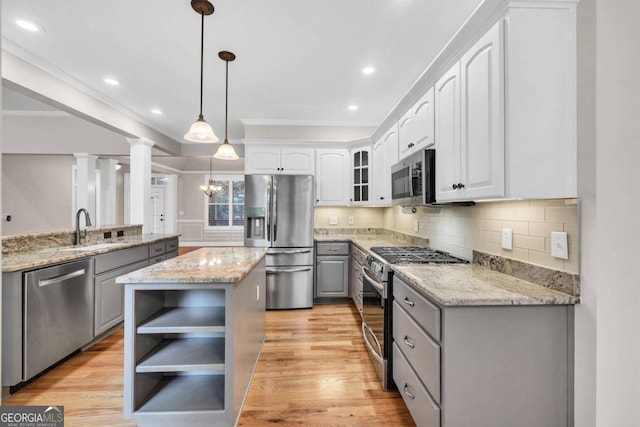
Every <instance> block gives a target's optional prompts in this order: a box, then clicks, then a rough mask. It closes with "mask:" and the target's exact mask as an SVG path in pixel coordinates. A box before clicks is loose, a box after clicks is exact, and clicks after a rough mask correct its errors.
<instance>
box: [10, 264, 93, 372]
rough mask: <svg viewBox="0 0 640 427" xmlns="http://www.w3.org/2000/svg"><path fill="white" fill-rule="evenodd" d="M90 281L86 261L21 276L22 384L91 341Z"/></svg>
mask: <svg viewBox="0 0 640 427" xmlns="http://www.w3.org/2000/svg"><path fill="white" fill-rule="evenodd" d="M91 279H92V274H91V260H90V259H84V260H80V261H74V262H69V263H67V264H61V265H56V266H53V267H47V268H43V269H40V270H35V271H31V272H28V273H24V300H23V301H24V311H23V315H24V318H23V322H24V323H23V326H24V329H23V334H24V335H23V346H24V347H23V350H24V351H23V364H22V369H23V379H24V380H28V379H30V378H31V377H33V376H34V375H36V374H38V373H40V372H42V371H43V370H45V369H47V368H48V367H49V366H51V365H53V364H54V363H56V362H58V361H59V360H61V359H63V358H64V357H66V356H68V355H69V354H71V353H73V352H74V351H76V350H78V349H79V348H80V347H82V346H83V345H85V344H86V343H88V342H89V341H91V339H92V337H93V283H92V280H91Z"/></svg>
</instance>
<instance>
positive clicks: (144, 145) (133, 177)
mask: <svg viewBox="0 0 640 427" xmlns="http://www.w3.org/2000/svg"><path fill="white" fill-rule="evenodd" d="M127 141H128V142H129V145H130V146H131V148H130V150H129V152H130V155H131V164H130V167H131V173H130V178H129V221H130V222H131V224H142V233H144V234H148V233H151V230H152V226H153V214H152V212H151V147H153V145H154V143H153V141H151V140H149V139H146V138H127Z"/></svg>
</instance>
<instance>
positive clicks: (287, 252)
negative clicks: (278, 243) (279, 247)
mask: <svg viewBox="0 0 640 427" xmlns="http://www.w3.org/2000/svg"><path fill="white" fill-rule="evenodd" d="M310 252H311V249H296V250H292V251H269V252H267V255H293V254H308V253H310Z"/></svg>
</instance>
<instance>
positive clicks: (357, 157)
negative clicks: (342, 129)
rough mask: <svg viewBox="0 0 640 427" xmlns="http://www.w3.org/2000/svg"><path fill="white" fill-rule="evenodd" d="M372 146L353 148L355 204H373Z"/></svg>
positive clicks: (353, 196) (352, 172) (352, 200)
mask: <svg viewBox="0 0 640 427" xmlns="http://www.w3.org/2000/svg"><path fill="white" fill-rule="evenodd" d="M371 161H372V157H371V146H370V145H368V146H366V147H358V148H354V149H352V150H351V184H352V185H351V202H352V204H353V205H370V204H371V201H370V200H371V197H370V191H371V166H372V165H371Z"/></svg>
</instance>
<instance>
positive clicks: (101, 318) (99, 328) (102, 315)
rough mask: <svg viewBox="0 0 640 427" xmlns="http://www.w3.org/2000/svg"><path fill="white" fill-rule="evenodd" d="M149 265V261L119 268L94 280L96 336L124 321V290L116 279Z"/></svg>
mask: <svg viewBox="0 0 640 427" xmlns="http://www.w3.org/2000/svg"><path fill="white" fill-rule="evenodd" d="M147 265H149V263H148V261H147V260H144V261H140V262H138V263H135V264H132V265H129V266H127V267H122V268H117V269H115V270H112V271H109V272H107V273H102V274H98V275H96V276H95V278H94V281H93V283H94V298H95V299H94V309H95V313H94V325H93V328H94V329H93V330H94V336H97V335H100V334H101V333H103V332H105V331H108V330H109V329H111V328H112V327H114V326H116V325H117V324H119V323H120V322H122V321H123V320H124V289H123V286H122V285H121V284H119V283H116V277H118V276H122V275H123V274H127V273H130V272H132V271H135V270H138V269H140V268H144V267H146V266H147Z"/></svg>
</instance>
